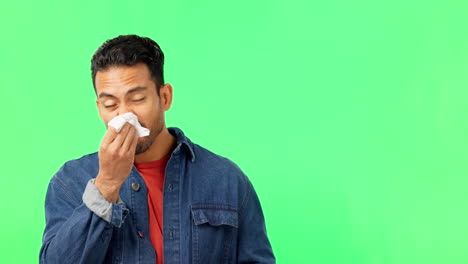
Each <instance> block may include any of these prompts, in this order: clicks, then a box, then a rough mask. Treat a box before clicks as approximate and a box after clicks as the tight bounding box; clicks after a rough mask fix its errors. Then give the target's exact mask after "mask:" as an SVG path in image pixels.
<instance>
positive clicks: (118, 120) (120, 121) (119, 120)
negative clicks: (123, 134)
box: [107, 112, 150, 137]
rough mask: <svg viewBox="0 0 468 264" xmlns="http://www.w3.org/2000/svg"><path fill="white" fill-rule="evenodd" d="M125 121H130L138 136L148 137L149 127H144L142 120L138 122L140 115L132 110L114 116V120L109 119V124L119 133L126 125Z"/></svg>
mask: <svg viewBox="0 0 468 264" xmlns="http://www.w3.org/2000/svg"><path fill="white" fill-rule="evenodd" d="M125 123H129V124H130V125H132V126H134V127H135V128H136V130H137V133H138V137H146V136H148V135H149V133H150V131H149V129H147V128H144V127H142V126H141V125H140V122H138V117H137V116H136V115H135V114H134V113H132V112H128V113H125V114H122V115H119V116H116V117H114V118H112V120H111V121H109V123H107V125H108V126H111V127H113V128H115V130H116V131H117V133H118V132H120V129H122V127H123V126H124V125H125Z"/></svg>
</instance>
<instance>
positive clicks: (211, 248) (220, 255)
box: [192, 205, 238, 264]
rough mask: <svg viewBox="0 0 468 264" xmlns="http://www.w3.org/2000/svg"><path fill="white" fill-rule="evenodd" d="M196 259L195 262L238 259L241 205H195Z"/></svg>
mask: <svg viewBox="0 0 468 264" xmlns="http://www.w3.org/2000/svg"><path fill="white" fill-rule="evenodd" d="M192 220H193V221H192V260H193V263H194V264H198V263H203V264H210V263H216V264H219V263H235V261H236V260H235V258H236V254H235V252H236V248H237V243H236V242H237V228H238V213H237V209H234V208H231V207H226V206H218V205H216V206H212V205H197V206H192Z"/></svg>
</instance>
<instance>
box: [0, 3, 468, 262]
mask: <svg viewBox="0 0 468 264" xmlns="http://www.w3.org/2000/svg"><path fill="white" fill-rule="evenodd" d="M0 6H1V7H0V25H1V26H0V27H1V33H2V34H1V40H0V58H1V63H0V76H1V82H0V85H1V86H2V87H1V97H0V98H1V103H0V113H1V119H2V125H1V132H0V133H1V134H0V135H1V137H0V144H1V145H0V146H1V149H2V152H1V153H2V154H1V155H2V156H1V159H0V166H1V168H2V170H1V176H2V183H3V187H2V191H1V192H0V201H2V202H1V210H0V235H1V236H0V237H1V238H0V248H1V250H0V261H1V262H2V263H37V262H38V254H39V249H40V246H41V237H42V232H43V228H44V224H45V219H44V211H43V205H44V197H45V193H46V188H47V185H48V182H49V180H50V178H51V177H52V176H53V174H54V173H55V172H56V171H57V170H58V169H59V168H60V166H62V164H63V163H64V162H66V161H68V160H70V159H75V158H79V157H81V156H82V155H85V154H88V153H91V152H95V151H97V150H98V147H99V144H100V141H101V138H102V136H103V135H104V133H105V129H104V125H103V123H102V122H101V120H100V119H99V116H98V113H97V110H96V107H95V102H94V100H95V95H94V92H93V88H92V83H91V75H90V69H89V68H90V59H91V56H92V54H93V53H94V51H95V50H96V49H97V47H98V46H99V45H100V44H101V43H102V42H103V41H105V40H106V39H109V38H113V37H115V36H117V35H118V34H129V33H135V34H139V35H143V36H148V37H151V38H153V39H155V40H156V41H157V42H158V43H159V44H160V45H161V47H162V49H163V51H164V52H165V54H166V67H165V78H166V81H167V82H169V83H171V84H172V85H173V87H174V103H173V106H172V109H171V110H170V111H169V112H168V113H167V122H168V125H169V126H178V127H180V128H182V129H183V130H184V132H185V133H186V135H187V136H188V137H189V138H191V139H192V140H193V141H194V142H196V143H199V144H201V145H202V146H204V147H206V148H208V149H210V150H212V151H214V152H216V153H218V154H221V155H224V156H227V157H229V158H230V159H232V160H233V161H234V162H236V163H237V164H238V165H239V166H240V167H241V168H242V169H243V170H244V172H245V173H246V174H247V175H248V176H249V178H250V179H251V181H252V182H253V184H254V186H255V188H256V191H257V192H258V195H259V197H260V199H261V203H262V206H263V209H264V213H265V216H266V223H267V230H268V235H269V237H270V239H271V243H272V246H273V250H274V252H275V254H276V257H277V261H278V263H340V264H342V263H353V264H354V263H356V264H357V263H360V264H371V263H372V264H373V263H376V264H377V263H392V264H393V263H398V264H404V263H408V264H415V263H424V264H427V263H451V264H452V263H453V264H455V263H468V210H467V202H468V197H467V188H466V187H467V185H468V179H467V175H468V165H467V162H466V160H467V158H468V155H467V147H468V140H467V136H466V135H467V133H468V122H466V120H467V114H468V107H467V99H468V90H467V87H468V79H467V76H468V75H467V71H468V61H467V59H468V57H467V56H468V43H467V41H468V34H467V33H468V16H467V14H468V4H467V2H466V1H427V0H426V1H422V0H421V1H406V0H392V1H390V0H388V1H371V0H353V1H350V0H332V1H297V0H288V1H286V0H275V1H271V0H270V1H262V0H260V1H246V0H240V1H228V2H224V1H183V0H174V1H139V2H138V1H58V0H56V1H52V0H50V1H6V2H2V3H1V5H0Z"/></svg>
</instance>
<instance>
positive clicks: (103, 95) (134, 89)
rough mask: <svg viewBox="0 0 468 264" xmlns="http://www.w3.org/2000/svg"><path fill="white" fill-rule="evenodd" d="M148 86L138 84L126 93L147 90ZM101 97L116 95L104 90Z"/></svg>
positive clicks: (100, 94)
mask: <svg viewBox="0 0 468 264" xmlns="http://www.w3.org/2000/svg"><path fill="white" fill-rule="evenodd" d="M147 89H148V87H145V86H137V87H135V88H132V89H130V90H128V91H127V94H126V95H129V94H131V93H136V92H140V91H144V90H147ZM98 97H99V98H102V97H111V98H115V96H114V95H112V94H109V93H105V92H102V93H99V96H98Z"/></svg>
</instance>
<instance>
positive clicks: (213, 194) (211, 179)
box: [189, 144, 251, 208]
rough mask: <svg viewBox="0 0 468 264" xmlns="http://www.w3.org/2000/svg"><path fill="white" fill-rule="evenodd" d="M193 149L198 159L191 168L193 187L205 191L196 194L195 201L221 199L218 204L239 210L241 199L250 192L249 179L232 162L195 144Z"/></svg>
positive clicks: (194, 195)
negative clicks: (231, 206) (228, 205)
mask: <svg viewBox="0 0 468 264" xmlns="http://www.w3.org/2000/svg"><path fill="white" fill-rule="evenodd" d="M193 149H194V152H195V157H196V158H195V162H193V163H192V165H191V166H190V167H191V173H190V178H191V180H192V184H193V185H192V187H193V188H194V190H203V192H194V194H193V198H194V200H195V201H208V200H210V199H220V200H218V202H221V203H224V204H230V205H233V206H235V207H236V208H237V207H238V205H239V202H240V201H239V199H240V200H243V198H241V197H245V196H246V195H247V194H248V193H249V192H250V189H251V183H250V181H249V179H248V177H247V176H246V175H245V173H244V172H243V171H242V170H241V169H240V167H239V166H238V165H237V164H236V163H235V162H233V161H232V160H230V159H228V158H226V157H223V156H221V155H218V154H216V153H213V152H212V151H210V150H208V149H206V148H204V147H201V146H199V145H197V144H193ZM189 163H190V162H189ZM222 200H224V202H223V201H222ZM212 202H215V201H212ZM215 203H216V202H215Z"/></svg>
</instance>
